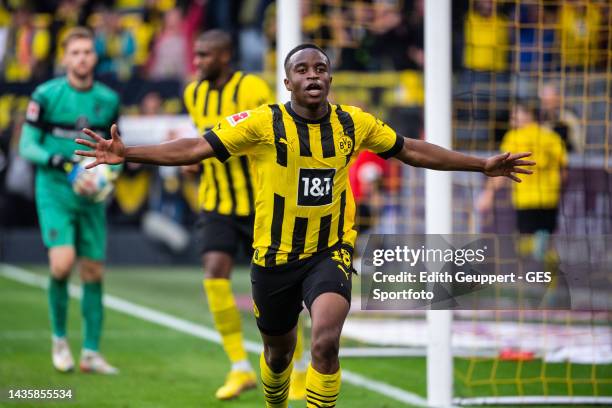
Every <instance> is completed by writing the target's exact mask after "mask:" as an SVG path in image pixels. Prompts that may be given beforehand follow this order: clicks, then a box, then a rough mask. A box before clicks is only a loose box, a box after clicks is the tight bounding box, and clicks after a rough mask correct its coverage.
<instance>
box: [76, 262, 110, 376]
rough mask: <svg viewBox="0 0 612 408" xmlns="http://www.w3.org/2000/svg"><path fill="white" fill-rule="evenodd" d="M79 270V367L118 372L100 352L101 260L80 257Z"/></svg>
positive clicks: (90, 370)
mask: <svg viewBox="0 0 612 408" xmlns="http://www.w3.org/2000/svg"><path fill="white" fill-rule="evenodd" d="M79 264H80V265H79V272H80V274H81V282H82V288H83V295H82V296H81V312H82V314H83V350H82V352H81V362H80V365H79V367H80V369H81V371H83V372H88V373H99V374H118V373H119V370H118V369H117V368H115V367H113V366H111V365H110V364H109V363H108V362H107V361H106V360H105V359H104V357H103V356H102V354H100V337H101V336H102V323H103V320H104V307H103V305H102V271H103V265H102V263H101V262H98V261H93V260H91V259H86V258H81V259H80V262H79Z"/></svg>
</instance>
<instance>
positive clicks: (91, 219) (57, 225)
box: [36, 193, 106, 261]
mask: <svg viewBox="0 0 612 408" xmlns="http://www.w3.org/2000/svg"><path fill="white" fill-rule="evenodd" d="M36 198H37V199H36V209H37V211H38V222H39V224H40V230H41V233H42V239H43V242H44V243H45V246H46V247H47V248H53V247H57V246H64V245H69V246H72V247H74V248H75V251H76V254H77V256H79V257H84V258H88V259H91V260H93V261H103V260H104V258H105V255H106V206H105V205H104V203H85V202H84V201H85V200H83V199H80V197H75V199H74V200H72V201H70V202H68V201H67V200H65V199H64V200H61V199H54V198H53V197H52V196H50V195H47V194H44V193H43V194H37V197H36Z"/></svg>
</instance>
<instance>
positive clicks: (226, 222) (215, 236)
mask: <svg viewBox="0 0 612 408" xmlns="http://www.w3.org/2000/svg"><path fill="white" fill-rule="evenodd" d="M253 226H254V217H253V216H248V217H238V216H231V215H221V214H217V213H214V212H209V211H202V212H201V213H200V215H199V216H198V221H197V222H196V239H197V242H198V245H199V249H200V253H201V254H205V253H206V252H210V251H221V252H225V253H227V254H229V255H231V256H232V257H235V256H236V254H237V253H238V249H239V248H240V247H242V248H243V250H244V253H245V254H246V255H247V256H248V257H249V258H250V257H251V256H252V255H253Z"/></svg>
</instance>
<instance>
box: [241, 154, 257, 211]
mask: <svg viewBox="0 0 612 408" xmlns="http://www.w3.org/2000/svg"><path fill="white" fill-rule="evenodd" d="M240 166H242V175H243V176H244V179H245V180H246V188H247V194H248V195H249V212H250V213H251V212H253V210H254V207H255V199H254V197H253V184H252V183H251V177H250V174H251V173H250V172H249V163H248V161H247V158H246V156H240Z"/></svg>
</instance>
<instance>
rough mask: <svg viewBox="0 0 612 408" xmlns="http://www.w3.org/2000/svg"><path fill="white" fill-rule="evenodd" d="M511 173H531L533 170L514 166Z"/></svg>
mask: <svg viewBox="0 0 612 408" xmlns="http://www.w3.org/2000/svg"><path fill="white" fill-rule="evenodd" d="M512 172H513V173H521V174H533V170H529V169H524V168H522V167H515V168H513V169H512Z"/></svg>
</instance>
